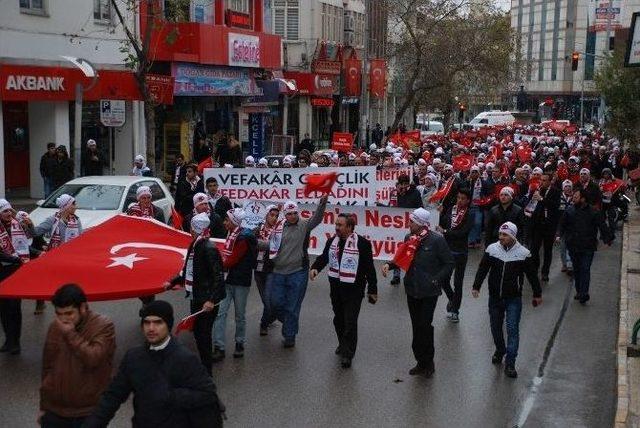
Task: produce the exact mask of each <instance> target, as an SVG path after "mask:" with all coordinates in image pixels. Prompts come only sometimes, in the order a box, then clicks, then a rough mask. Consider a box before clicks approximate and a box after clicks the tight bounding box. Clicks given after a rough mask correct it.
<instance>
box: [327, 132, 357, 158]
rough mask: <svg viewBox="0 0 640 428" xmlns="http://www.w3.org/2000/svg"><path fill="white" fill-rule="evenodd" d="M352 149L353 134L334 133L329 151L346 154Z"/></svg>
mask: <svg viewBox="0 0 640 428" xmlns="http://www.w3.org/2000/svg"><path fill="white" fill-rule="evenodd" d="M352 148H353V134H350V133H349V132H334V133H333V138H332V139H331V149H333V150H336V151H338V152H342V153H348V152H350V151H351V149H352Z"/></svg>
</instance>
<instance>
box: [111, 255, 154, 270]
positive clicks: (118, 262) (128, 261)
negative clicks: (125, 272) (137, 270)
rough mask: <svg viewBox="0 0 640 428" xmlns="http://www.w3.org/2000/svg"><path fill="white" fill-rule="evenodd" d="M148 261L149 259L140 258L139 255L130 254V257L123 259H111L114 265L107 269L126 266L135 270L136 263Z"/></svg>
mask: <svg viewBox="0 0 640 428" xmlns="http://www.w3.org/2000/svg"><path fill="white" fill-rule="evenodd" d="M147 259H148V257H138V253H133V254H129V255H128V256H123V257H111V260H113V263H111V264H110V265H109V266H107V268H112V267H116V266H126V267H128V268H129V269H133V264H134V263H135V262H139V261H142V260H147Z"/></svg>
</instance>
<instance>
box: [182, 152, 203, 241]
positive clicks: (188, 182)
mask: <svg viewBox="0 0 640 428" xmlns="http://www.w3.org/2000/svg"><path fill="white" fill-rule="evenodd" d="M196 193H204V184H203V182H202V179H201V178H200V177H199V176H198V166H197V165H193V164H190V165H187V167H186V175H185V178H184V180H182V181H180V182H178V188H177V190H176V209H177V210H178V212H179V213H180V214H182V216H183V217H187V216H188V215H190V214H191V212H192V211H193V196H194V195H195V194H196ZM185 226H186V227H185V228H184V229H185V230H188V229H189V225H188V224H186V225H185Z"/></svg>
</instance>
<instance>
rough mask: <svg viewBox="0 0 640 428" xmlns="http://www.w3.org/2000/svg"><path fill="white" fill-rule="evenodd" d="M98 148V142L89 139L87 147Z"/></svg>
mask: <svg viewBox="0 0 640 428" xmlns="http://www.w3.org/2000/svg"><path fill="white" fill-rule="evenodd" d="M96 146H97V143H96V140H94V139H92V138H89V139H88V140H87V147H96Z"/></svg>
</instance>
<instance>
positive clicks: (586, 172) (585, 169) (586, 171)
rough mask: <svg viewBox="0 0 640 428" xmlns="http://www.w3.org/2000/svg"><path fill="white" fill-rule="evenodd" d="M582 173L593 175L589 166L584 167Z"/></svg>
mask: <svg viewBox="0 0 640 428" xmlns="http://www.w3.org/2000/svg"><path fill="white" fill-rule="evenodd" d="M580 174H587V175H591V171H589V170H588V169H587V168H582V169H581V170H580Z"/></svg>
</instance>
